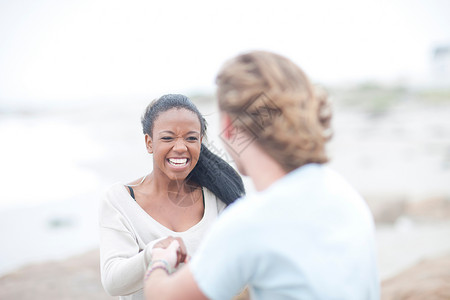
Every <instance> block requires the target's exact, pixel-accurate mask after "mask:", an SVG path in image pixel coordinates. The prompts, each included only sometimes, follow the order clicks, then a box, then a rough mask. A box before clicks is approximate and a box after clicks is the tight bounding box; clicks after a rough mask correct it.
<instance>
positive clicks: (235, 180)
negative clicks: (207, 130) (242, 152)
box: [189, 144, 245, 205]
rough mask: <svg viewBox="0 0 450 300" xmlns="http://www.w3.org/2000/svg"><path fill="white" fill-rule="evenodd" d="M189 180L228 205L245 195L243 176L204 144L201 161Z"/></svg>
mask: <svg viewBox="0 0 450 300" xmlns="http://www.w3.org/2000/svg"><path fill="white" fill-rule="evenodd" d="M189 179H191V180H192V181H194V182H196V183H198V184H199V185H201V186H204V187H206V188H207V189H208V190H210V191H211V192H212V193H213V194H214V195H216V197H217V198H219V199H220V200H222V202H224V203H225V204H226V205H229V204H231V203H233V202H234V201H235V200H236V199H238V198H240V197H242V196H244V195H245V188H244V183H243V182H242V178H241V176H239V174H238V173H237V172H236V171H235V170H234V169H233V168H232V167H231V166H230V165H229V164H228V163H227V162H226V161H225V160H223V159H222V158H220V157H219V156H217V155H216V154H214V153H212V152H211V151H210V150H209V149H208V148H207V147H206V146H205V145H204V144H202V146H201V150H200V157H199V160H198V162H197V165H196V166H195V168H194V169H193V170H192V171H191V173H190V174H189Z"/></svg>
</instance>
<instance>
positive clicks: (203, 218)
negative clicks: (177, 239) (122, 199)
mask: <svg viewBox="0 0 450 300" xmlns="http://www.w3.org/2000/svg"><path fill="white" fill-rule="evenodd" d="M121 186H122V191H123V192H124V193H125V194H126V195H127V197H128V198H129V199H127V200H131V201H127V202H131V203H132V204H131V205H136V206H137V207H138V211H140V212H141V213H142V214H144V215H145V216H146V218H147V219H148V220H149V221H150V222H151V223H153V224H156V225H157V226H158V227H160V228H162V229H163V230H165V231H168V232H169V234H174V235H180V234H187V233H189V232H191V231H195V230H196V228H197V227H199V226H200V225H201V224H202V223H203V222H204V220H205V219H206V217H207V213H208V208H209V204H208V205H207V202H208V201H207V199H206V197H205V193H204V190H203V187H202V198H203V216H202V218H201V219H200V221H198V222H197V223H196V224H194V225H192V226H191V227H189V228H188V229H187V230H185V231H174V230H172V229H169V228H167V227H166V226H164V225H163V224H161V223H159V222H158V221H157V220H155V219H154V218H153V217H152V216H151V215H150V214H148V213H147V212H146V211H145V210H144V209H143V208H142V207H141V206H140V205H139V203H137V201H136V200H135V199H133V197H131V195H130V193H129V192H128V191H127V186H126V185H124V184H121Z"/></svg>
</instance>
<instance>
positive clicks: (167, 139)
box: [161, 136, 172, 141]
mask: <svg viewBox="0 0 450 300" xmlns="http://www.w3.org/2000/svg"><path fill="white" fill-rule="evenodd" d="M161 139H162V140H164V141H171V140H172V138H171V137H170V136H163V137H162V138H161Z"/></svg>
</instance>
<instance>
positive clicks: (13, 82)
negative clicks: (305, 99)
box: [0, 0, 450, 299]
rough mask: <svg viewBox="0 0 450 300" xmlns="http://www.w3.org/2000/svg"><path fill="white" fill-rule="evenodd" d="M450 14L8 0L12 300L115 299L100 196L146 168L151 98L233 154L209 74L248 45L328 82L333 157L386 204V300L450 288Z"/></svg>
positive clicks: (0, 27) (2, 103) (2, 167)
mask: <svg viewBox="0 0 450 300" xmlns="http://www.w3.org/2000/svg"><path fill="white" fill-rule="evenodd" d="M449 16H450V2H449V1H446V0H427V1H419V0H390V1H387V0H382V1H375V0H343V1H333V0H318V1H285V0H281V1H237V0H230V1H227V2H220V3H216V2H213V1H200V0H194V1H166V2H163V1H143V0H142V1H138V0H136V1H134V0H132V1H117V0H108V1H106V0H99V1H87V0H80V1H56V0H37V1H35V0H34V1H31V0H19V1H7V0H0V41H1V43H0V139H1V147H0V184H1V188H0V298H1V299H28V298H31V297H33V298H34V299H53V298H59V299H109V298H111V297H108V296H107V295H106V294H105V293H104V292H103V290H102V288H101V286H100V282H99V270H98V250H97V248H98V232H97V211H98V203H99V201H100V199H101V197H102V194H103V192H104V191H105V189H107V188H108V187H109V186H110V185H112V184H113V183H115V182H119V181H120V182H124V183H125V182H130V181H132V180H134V179H136V178H138V177H140V176H142V175H144V174H147V173H149V172H150V171H151V168H152V160H151V157H150V156H149V155H148V154H147V152H146V150H145V147H144V138H143V134H142V131H141V127H140V116H141V114H142V112H143V109H144V108H145V106H146V105H147V104H148V103H149V102H150V101H151V100H152V99H154V98H156V97H159V96H161V95H163V94H166V93H182V94H186V95H188V96H189V97H191V98H192V100H193V101H194V102H195V103H196V104H197V105H198V106H199V109H200V111H201V112H202V113H204V114H205V117H206V119H207V121H208V122H209V125H210V126H209V133H208V143H209V144H211V145H214V147H215V148H216V149H217V151H219V152H221V150H222V144H221V142H220V139H219V138H218V135H219V127H218V110H217V107H216V104H215V97H214V78H215V75H216V73H217V72H218V70H219V68H220V66H221V65H222V63H223V62H224V61H225V60H226V59H228V58H230V57H232V56H235V55H236V54H238V53H241V52H244V51H249V50H254V49H262V50H269V51H274V52H278V53H280V54H283V55H285V56H287V57H289V58H290V59H292V60H293V61H294V62H296V63H297V64H298V65H299V66H300V67H302V68H303V69H304V71H305V72H306V73H307V74H308V75H309V76H310V78H311V80H312V81H313V82H314V83H315V84H318V85H321V86H323V87H324V88H325V89H326V90H327V91H328V93H329V95H330V99H331V101H332V103H333V108H334V112H335V114H334V121H333V126H334V130H335V134H334V137H333V140H332V141H331V143H330V145H329V153H330V156H331V158H332V160H331V163H330V165H331V167H333V168H335V169H336V170H338V171H339V172H340V173H342V174H343V175H344V176H345V177H346V178H347V179H348V180H349V181H350V182H351V183H352V184H353V185H354V186H355V187H356V188H357V189H358V190H359V192H360V193H361V194H362V195H363V196H364V198H365V199H366V200H367V202H368V204H369V206H370V208H371V209H372V212H373V214H374V217H375V220H376V225H377V242H378V253H379V266H380V279H381V281H382V283H383V299H406V297H407V296H408V295H415V297H417V298H414V299H427V296H426V295H427V294H426V293H427V292H428V293H434V294H435V295H441V297H442V299H444V298H445V297H447V296H448V297H450V296H449V295H450V286H449V284H450V283H449V282H450V279H449V278H450V274H449V273H448V270H450V18H449ZM221 153H224V152H221ZM245 183H246V186H247V188H248V189H249V190H250V191H251V190H252V186H251V182H250V181H249V180H248V179H246V180H245ZM427 272H429V273H427ZM424 274H425V275H424ZM426 274H431V275H429V276H426ZM446 293H447V294H446ZM405 295H406V296H405ZM408 299H413V298H408ZM436 299H441V298H436ZM447 299H448V298H447Z"/></svg>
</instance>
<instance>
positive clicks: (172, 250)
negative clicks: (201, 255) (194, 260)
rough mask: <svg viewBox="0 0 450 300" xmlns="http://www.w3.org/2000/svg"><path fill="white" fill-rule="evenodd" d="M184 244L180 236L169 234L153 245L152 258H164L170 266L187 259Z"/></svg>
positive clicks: (174, 266) (176, 265)
mask: <svg viewBox="0 0 450 300" xmlns="http://www.w3.org/2000/svg"><path fill="white" fill-rule="evenodd" d="M187 257H188V256H187V251H186V245H185V244H184V242H183V240H182V239H181V238H180V237H175V238H174V237H172V236H169V237H167V238H165V239H164V240H161V241H159V242H158V243H156V244H155V245H154V246H153V249H152V260H157V259H164V260H166V261H167V262H168V263H169V264H170V266H171V267H172V268H176V267H178V265H179V264H180V263H183V262H186V260H187Z"/></svg>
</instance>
